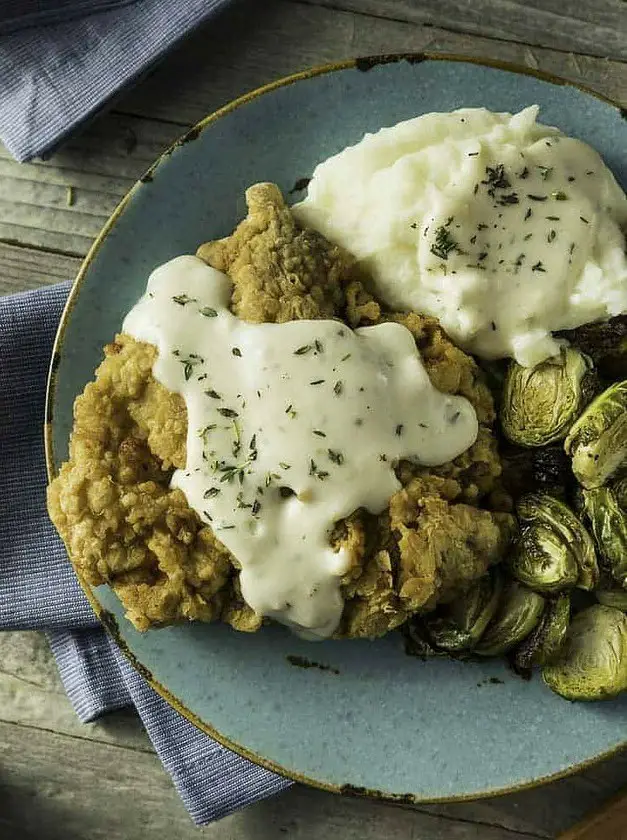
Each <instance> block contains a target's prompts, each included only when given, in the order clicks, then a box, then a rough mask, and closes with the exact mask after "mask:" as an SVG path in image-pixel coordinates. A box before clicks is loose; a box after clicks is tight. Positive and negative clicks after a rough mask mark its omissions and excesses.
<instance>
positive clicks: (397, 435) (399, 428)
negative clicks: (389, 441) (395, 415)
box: [394, 423, 403, 437]
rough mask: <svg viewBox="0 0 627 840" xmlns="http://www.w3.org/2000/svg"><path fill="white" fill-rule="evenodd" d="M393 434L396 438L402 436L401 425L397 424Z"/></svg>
mask: <svg viewBox="0 0 627 840" xmlns="http://www.w3.org/2000/svg"><path fill="white" fill-rule="evenodd" d="M394 434H395V435H396V437H400V436H401V435H402V434H403V424H402V423H399V424H398V426H397V427H396V429H395V430H394Z"/></svg>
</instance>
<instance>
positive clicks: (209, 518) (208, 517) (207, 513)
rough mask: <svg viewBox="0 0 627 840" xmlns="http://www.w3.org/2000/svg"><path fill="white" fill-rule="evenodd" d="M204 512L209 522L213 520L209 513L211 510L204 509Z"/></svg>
mask: <svg viewBox="0 0 627 840" xmlns="http://www.w3.org/2000/svg"><path fill="white" fill-rule="evenodd" d="M203 514H204V515H205V518H206V519H208V520H209V522H213V516H212V515H211V514H210V513H209V511H207V510H203Z"/></svg>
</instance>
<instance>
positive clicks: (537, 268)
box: [531, 260, 546, 272]
mask: <svg viewBox="0 0 627 840" xmlns="http://www.w3.org/2000/svg"><path fill="white" fill-rule="evenodd" d="M531 270H532V271H543V272H545V271H546V268H545V267H544V266H543V265H542V262H541V261H540V260H538V262H537V263H536V264H535V265H532V266H531Z"/></svg>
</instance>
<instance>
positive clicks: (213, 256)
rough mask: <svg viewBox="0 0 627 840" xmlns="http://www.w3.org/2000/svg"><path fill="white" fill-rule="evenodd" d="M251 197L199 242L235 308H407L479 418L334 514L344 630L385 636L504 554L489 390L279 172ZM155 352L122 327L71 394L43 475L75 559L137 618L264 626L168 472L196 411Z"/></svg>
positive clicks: (442, 374)
mask: <svg viewBox="0 0 627 840" xmlns="http://www.w3.org/2000/svg"><path fill="white" fill-rule="evenodd" d="M247 201H248V205H249V215H248V218H247V219H246V220H244V221H243V222H242V223H241V224H240V225H239V227H238V228H237V230H236V231H235V232H234V233H233V235H232V236H231V237H228V238H226V239H223V240H220V241H219V242H213V243H208V244H206V245H203V246H201V247H200V248H199V251H198V255H199V256H200V257H201V258H202V259H204V260H206V261H207V262H209V263H210V264H211V265H213V266H214V267H215V268H218V269H219V270H222V271H225V272H227V273H228V274H229V276H230V277H231V279H232V281H233V285H234V291H233V309H234V311H235V312H236V314H238V315H239V316H240V317H242V318H245V319H246V320H249V321H255V322H262V321H277V322H278V321H286V320H291V319H296V318H328V317H338V318H342V319H343V320H345V321H346V322H347V323H349V324H350V325H351V326H352V327H356V326H360V325H365V324H372V323H379V322H381V321H383V320H386V319H387V320H390V319H391V320H395V321H397V322H399V323H402V324H404V325H405V326H406V327H407V328H408V329H409V330H410V331H411V332H412V334H413V335H414V337H415V339H416V343H417V345H418V347H419V349H420V352H421V354H422V358H423V361H424V364H425V366H426V368H427V371H428V373H429V376H430V377H431V379H432V381H433V382H434V384H435V385H436V387H438V388H439V389H440V390H442V391H444V392H447V393H458V394H462V395H464V396H465V397H467V398H468V399H469V400H470V401H471V403H472V404H473V406H474V407H475V410H476V412H477V416H478V419H479V421H480V424H481V425H480V431H479V435H478V438H477V441H476V443H475V444H474V445H473V446H472V447H471V448H470V449H469V450H468V451H467V452H465V453H464V454H463V455H461V456H460V457H459V458H457V459H456V460H455V461H454V462H452V463H450V464H445V465H443V466H442V467H438V468H431V469H425V468H420V467H417V466H415V465H412V464H410V463H407V462H403V463H401V464H400V465H399V467H398V469H397V475H398V477H399V480H400V481H401V483H402V485H403V489H402V490H400V491H399V492H398V493H396V494H395V495H394V496H393V497H392V499H391V500H390V504H389V507H388V509H387V510H386V511H385V512H384V513H383V514H381V515H380V516H377V517H375V516H372V515H370V514H367V513H366V512H365V511H356V512H355V513H354V514H353V515H352V516H351V517H349V518H348V519H346V520H344V521H343V522H340V523H338V524H337V525H336V527H335V529H334V533H333V535H332V544H333V545H334V546H337V547H338V548H339V547H343V548H344V549H347V550H348V553H349V556H350V557H351V567H350V569H349V571H348V572H347V574H346V575H345V578H344V580H343V593H344V597H345V609H344V613H343V617H342V621H341V624H340V627H339V628H338V631H337V635H338V636H349V637H358V636H367V637H375V636H380V635H383V634H384V633H386V632H388V631H389V630H391V629H392V628H394V627H396V626H398V625H399V624H401V623H402V622H403V621H404V620H405V619H406V618H407V617H408V616H409V615H410V614H412V613H413V612H415V611H417V610H425V609H431V608H432V607H433V606H434V605H435V604H436V603H437V602H438V601H440V600H443V599H447V598H449V597H450V596H451V594H452V593H453V592H454V591H455V590H456V589H459V588H460V587H463V586H467V585H468V583H469V582H470V581H471V580H474V579H476V578H477V577H478V576H480V575H481V574H483V573H484V572H485V570H486V569H487V567H488V566H489V565H490V564H492V563H494V562H497V561H498V560H499V559H500V557H501V556H502V553H503V550H504V547H505V545H506V543H507V541H508V538H509V536H510V535H511V530H512V527H513V520H512V518H511V517H510V516H508V515H507V514H501V513H495V512H492V511H490V510H486V509H481V508H479V507H478V505H479V504H483V503H485V500H486V499H487V498H490V496H489V494H491V493H493V491H494V490H495V489H496V488H497V486H498V477H499V475H500V462H499V458H498V454H497V450H496V443H495V440H494V438H493V436H492V434H491V431H490V426H491V423H492V422H493V420H494V409H493V404H492V398H491V396H490V393H489V391H488V389H487V387H486V386H485V384H484V383H483V381H482V380H481V377H480V374H479V371H478V368H477V366H476V365H475V363H474V361H473V360H472V359H471V358H470V357H469V356H467V355H466V354H465V353H463V352H462V351H461V350H459V349H458V348H456V347H455V346H454V345H453V344H451V342H450V341H449V340H448V338H447V337H446V336H445V334H444V333H443V331H442V330H441V329H440V327H439V325H438V323H437V321H435V319H433V318H427V317H424V316H420V315H416V314H413V313H410V314H395V315H394V314H393V315H388V314H386V313H385V312H383V311H382V310H381V307H380V305H379V303H378V302H377V301H376V300H375V299H374V297H373V296H372V295H371V294H370V293H369V292H368V291H367V289H366V287H365V285H364V283H363V282H362V279H363V278H361V277H360V275H359V271H358V269H357V268H356V267H355V265H354V261H353V259H352V258H351V257H350V255H348V254H346V252H344V251H343V250H342V249H340V248H338V247H337V246H334V245H331V244H330V243H328V242H327V241H326V240H325V239H323V238H322V237H321V236H320V235H319V234H317V233H314V232H312V231H303V230H301V229H300V228H298V226H297V225H296V223H295V221H294V219H293V217H292V215H291V213H290V211H289V209H288V208H287V207H286V205H285V203H284V201H283V198H282V196H281V194H280V193H279V191H278V189H277V188H276V187H275V186H274V185H270V184H262V185H257V186H255V187H252V188H250V189H249V190H248V191H247ZM156 352H157V351H156V349H155V348H154V347H152V346H151V345H147V344H143V343H140V342H137V341H134V340H133V339H132V338H130V337H129V336H126V335H120V336H118V337H117V338H116V341H115V343H113V344H110V345H108V346H107V347H106V348H105V359H104V361H103V363H102V364H101V365H100V367H99V368H98V370H97V371H96V378H95V381H94V382H92V383H90V384H89V385H88V386H87V387H86V389H85V391H84V393H83V394H82V395H81V396H80V397H78V398H77V400H76V404H75V422H74V430H73V433H72V439H71V443H70V460H69V461H68V462H67V463H66V464H64V465H63V467H62V469H61V472H60V475H59V476H58V478H56V479H55V480H54V481H53V482H52V484H51V486H50V488H49V493H48V504H49V509H50V514H51V517H52V519H53V521H54V523H55V525H56V526H57V528H58V530H59V532H60V533H61V535H62V537H63V539H64V540H65V543H66V545H67V547H68V552H69V554H70V557H71V558H72V561H73V563H74V565H75V566H76V568H77V570H78V571H79V573H80V574H81V575H82V576H83V577H84V578H85V579H86V580H87V581H88V582H89V583H91V584H93V585H97V584H101V583H109V584H110V585H111V586H112V587H113V589H114V590H115V591H116V593H117V594H118V596H119V597H120V600H121V601H122V603H123V604H124V606H125V608H126V610H127V615H128V617H129V618H130V620H131V621H132V622H133V623H134V624H135V625H136V627H138V628H139V629H140V630H144V629H146V628H148V627H151V626H161V625H164V624H172V623H175V622H180V621H184V620H200V621H213V620H216V619H222V620H224V621H227V622H229V623H230V624H232V626H234V627H235V628H237V629H239V630H246V631H251V630H256V629H258V628H259V626H260V625H261V619H260V618H259V616H257V615H255V614H254V613H253V612H252V610H251V609H250V608H249V607H248V606H247V605H246V604H245V603H244V602H243V599H242V597H241V593H240V591H239V582H238V571H237V564H236V562H235V561H234V559H233V558H232V556H231V555H230V554H229V552H228V551H227V550H226V549H225V547H224V546H223V545H222V544H221V543H220V542H219V541H218V540H217V539H216V538H215V537H214V535H213V533H212V531H211V529H210V528H208V527H206V526H204V525H203V523H202V522H201V521H200V519H199V518H198V516H197V515H196V513H195V512H194V511H192V510H191V509H190V508H189V506H188V505H187V502H186V499H185V497H184V495H183V494H182V493H181V492H180V491H178V490H171V489H170V488H169V480H170V476H171V474H172V470H173V469H174V468H182V467H184V466H185V460H186V452H185V440H186V433H187V414H186V409H185V405H184V402H183V400H182V398H181V397H180V396H178V395H176V394H173V393H171V392H169V391H167V390H166V389H165V388H164V387H163V386H161V385H160V384H159V383H158V382H157V381H156V380H155V379H154V378H153V376H152V372H151V371H152V365H153V362H154V359H155V356H156Z"/></svg>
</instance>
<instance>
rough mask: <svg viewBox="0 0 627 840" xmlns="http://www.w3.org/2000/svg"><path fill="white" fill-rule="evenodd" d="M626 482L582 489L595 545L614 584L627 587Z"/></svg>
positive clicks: (623, 480)
mask: <svg viewBox="0 0 627 840" xmlns="http://www.w3.org/2000/svg"><path fill="white" fill-rule="evenodd" d="M626 489H627V481H626V480H625V479H621V481H618V482H615V483H614V484H607V485H606V486H605V487H596V488H595V489H593V490H584V491H583V494H582V495H583V500H584V510H585V512H586V515H587V517H588V519H589V520H590V526H591V528H592V533H593V534H594V538H595V540H596V543H597V546H598V548H599V551H600V553H601V555H602V556H603V558H604V559H605V560H606V562H607V566H608V567H609V571H610V572H611V575H612V577H613V578H614V580H615V581H616V583H617V584H618V585H619V586H621V587H624V588H625V589H626V590H627V509H625V508H623V507H622V505H621V499H622V498H624V497H625V495H626Z"/></svg>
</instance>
